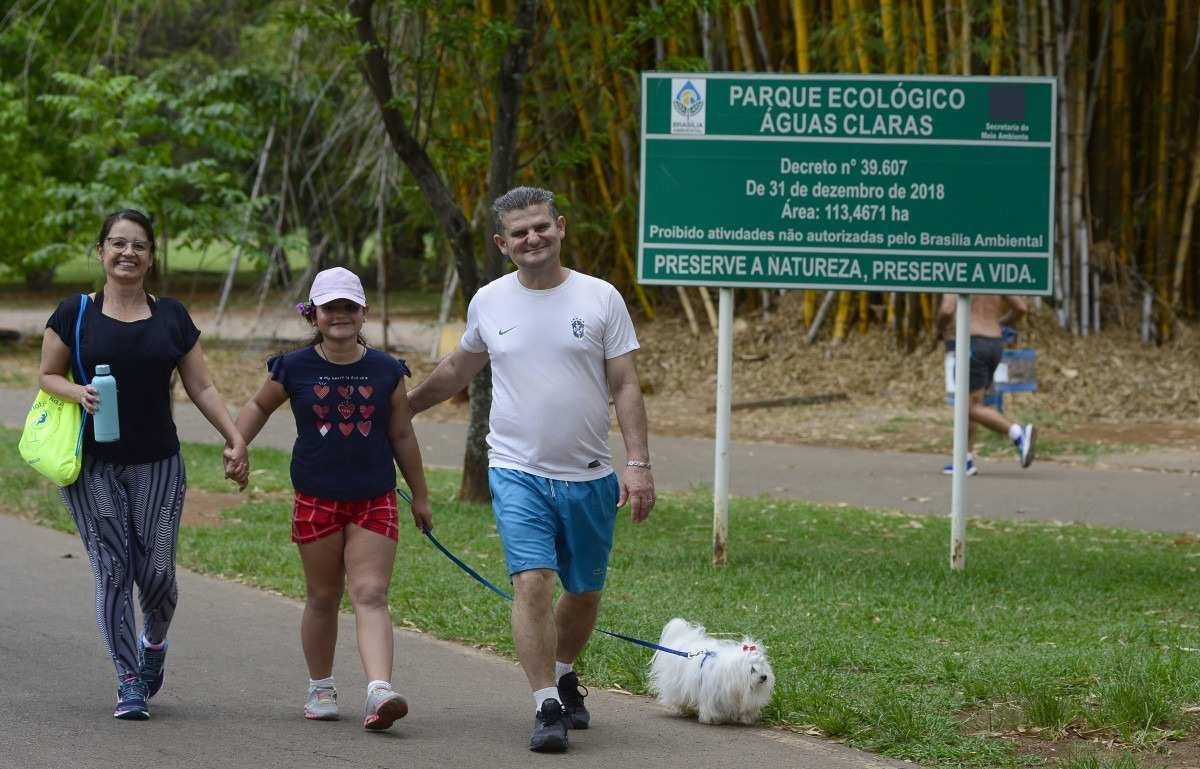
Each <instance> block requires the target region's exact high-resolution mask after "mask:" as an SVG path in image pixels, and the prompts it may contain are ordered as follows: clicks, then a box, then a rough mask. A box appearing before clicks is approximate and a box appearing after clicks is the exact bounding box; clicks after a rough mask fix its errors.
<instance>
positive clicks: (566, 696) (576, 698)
mask: <svg viewBox="0 0 1200 769" xmlns="http://www.w3.org/2000/svg"><path fill="white" fill-rule="evenodd" d="M586 696H588V690H587V687H586V686H582V685H580V683H579V676H577V675H576V674H575V671H574V670H572V671H571V672H570V673H564V674H563V676H562V678H560V679H558V699H559V701H560V702H562V710H563V718H564V719H565V720H566V722H567V728H568V729H586V728H588V723H589V722H590V721H591V720H592V716H591V714H589V713H588V709H587V707H585V706H584V704H583V698H584V697H586Z"/></svg>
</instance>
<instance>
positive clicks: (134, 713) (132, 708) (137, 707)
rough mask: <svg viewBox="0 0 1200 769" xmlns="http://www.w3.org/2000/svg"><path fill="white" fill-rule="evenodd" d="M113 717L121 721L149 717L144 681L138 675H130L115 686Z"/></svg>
mask: <svg viewBox="0 0 1200 769" xmlns="http://www.w3.org/2000/svg"><path fill="white" fill-rule="evenodd" d="M113 718H119V719H121V720H122V721H145V720H146V719H148V718H150V709H149V708H147V707H146V683H145V682H144V681H142V679H141V677H139V676H130V677H129V678H126V679H124V680H123V681H121V682H120V684H119V685H118V686H117V707H116V709H115V710H113Z"/></svg>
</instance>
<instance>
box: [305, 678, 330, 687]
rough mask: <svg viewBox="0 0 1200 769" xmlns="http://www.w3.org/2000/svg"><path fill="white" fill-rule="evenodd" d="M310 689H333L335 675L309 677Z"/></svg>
mask: <svg viewBox="0 0 1200 769" xmlns="http://www.w3.org/2000/svg"><path fill="white" fill-rule="evenodd" d="M308 688H309V689H333V688H334V686H333V676H329V677H328V678H316V679H314V678H310V679H308Z"/></svg>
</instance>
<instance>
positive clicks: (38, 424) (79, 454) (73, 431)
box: [17, 294, 88, 486]
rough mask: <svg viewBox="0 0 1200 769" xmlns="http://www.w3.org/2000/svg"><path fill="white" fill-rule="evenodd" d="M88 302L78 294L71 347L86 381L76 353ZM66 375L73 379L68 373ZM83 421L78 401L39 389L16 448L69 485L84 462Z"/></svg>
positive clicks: (33, 464) (36, 467)
mask: <svg viewBox="0 0 1200 769" xmlns="http://www.w3.org/2000/svg"><path fill="white" fill-rule="evenodd" d="M87 304H88V295H87V294H81V295H80V297H79V316H78V317H77V318H76V320H75V349H74V353H75V362H76V364H77V365H78V366H79V371H80V372H81V375H82V376H84V377H85V378H84V380H83V381H85V382H86V381H87V379H86V372H84V370H83V358H82V356H81V355H80V354H79V337H80V330H81V329H82V328H83V313H84V310H86V309H87ZM67 378H68V379H71V380H72V381H74V379H73V377H72V376H71V374H70V373H68V374H67ZM86 425H87V413H86V412H84V410H83V407H82V406H80V405H79V404H78V403H73V402H70V401H65V400H63V399H62V398H60V397H58V396H57V395H53V394H51V393H48V392H46V391H45V390H38V394H37V397H36V398H34V399H33V406H32V407H30V409H29V414H28V415H27V416H26V417H25V430H24V431H23V432H22V433H21V442H20V443H19V444H18V445H17V448H18V449H19V450H20V452H21V457H22V458H23V459H24V460H25V461H26V462H27V463H28V464H29V466H30V467H32V468H33V469H34V470H37V471H38V472H39V473H41V474H42V475H44V476H46V477H47V478H49V479H50V480H52V481H54V482H55V483H57V484H58V485H59V486H70V485H71V484H72V483H74V482H75V479H76V478H78V477H79V469H80V467H81V466H82V465H83V430H84V427H85V426H86Z"/></svg>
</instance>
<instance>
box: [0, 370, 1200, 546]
mask: <svg viewBox="0 0 1200 769" xmlns="http://www.w3.org/2000/svg"><path fill="white" fill-rule="evenodd" d="M33 395H34V392H33V391H32V390H9V389H3V388H0V424H6V425H9V426H14V427H19V426H21V425H22V424H24V420H25V413H26V410H27V409H28V404H29V403H31V402H32V400H33ZM176 420H177V422H178V424H179V431H180V435H181V436H182V437H183V438H184V439H185V440H191V441H213V440H215V439H216V438H217V435H216V432H215V431H214V430H213V429H212V427H211V426H210V425H209V424H208V423H207V422H206V421H205V420H204V418H203V417H202V416H201V415H200V413H199V412H198V411H197V410H196V409H195V407H193V406H192V405H191V404H187V403H181V404H176ZM417 435H418V437H419V438H420V441H421V451H422V454H423V456H424V459H425V462H426V464H428V465H430V466H440V467H455V468H457V467H461V466H462V455H463V446H464V442H465V435H466V426H465V425H463V424H458V423H446V422H431V421H425V420H421V419H418V421H417ZM294 440H295V425H294V423H293V422H292V420H291V419H290V417H289V415H288V413H287V412H286V411H284V410H281V411H280V412H279V413H278V414H276V415H275V416H273V417H272V418H271V420H270V421H268V422H267V426H266V427H265V428H264V430H263V432H262V433H261V434H260V437H259V438H258V439H256V442H255V445H256V446H257V445H265V446H273V447H276V448H280V449H284V450H289V449H290V448H291V446H292V443H293V441H294ZM611 443H612V446H613V451H614V453H615V455H616V457H617V458H618V460H619V461H623V459H622V457H621V453H622V444H621V440H620V437H619V436H618V435H616V434H614V435H613V436H612V437H611ZM650 448H651V453H652V455H653V460H654V477H655V480H656V482H657V483H658V485H659V486H660V488H664V489H675V490H679V489H689V488H693V487H698V486H699V487H711V484H712V474H713V442H712V440H710V439H704V438H671V437H665V436H651V439H650ZM1140 457H1142V455H1130V456H1124V457H1118V458H1114V459H1113V460H1110V462H1111V463H1110V464H1109V465H1105V466H1101V467H1096V468H1086V467H1076V466H1071V465H1065V464H1059V463H1055V462H1034V464H1033V465H1032V466H1031V467H1030V468H1029V469H1027V470H1022V469H1021V468H1020V467H1019V466H1018V465H1017V463H1016V460H1015V459H1009V458H1004V459H991V460H984V462H983V463H982V465H981V470H980V473H979V475H977V476H975V477H973V478H968V479H967V492H966V493H967V497H966V505H967V514H968V515H970V516H978V517H985V518H1013V519H1026V520H1060V521H1077V522H1083V523H1090V524H1095V525H1100V526H1129V527H1134V528H1142V529H1153V530H1159V531H1200V456H1197V455H1194V454H1186V453H1182V452H1173V453H1161V454H1156V455H1147V456H1146V457H1145V460H1146V464H1147V466H1148V467H1154V466H1160V467H1167V468H1170V469H1167V470H1162V469H1145V468H1142V467H1139V466H1137V465H1138V463H1139V458H1140ZM945 461H946V458H945V457H944V456H942V455H937V454H917V453H906V452H888V451H870V450H865V449H836V448H827V447H820V446H792V445H782V444H772V443H749V442H741V443H736V444H734V446H733V471H732V479H731V488H732V493H733V494H734V495H737V496H758V495H771V496H779V497H791V498H796V499H806V500H811V501H815V502H823V503H827V504H835V505H836V504H848V505H855V506H862V507H874V508H884V509H891V510H901V511H904V512H909V513H920V514H926V515H942V514H948V513H949V511H950V478H949V476H945V475H942V474H941V467H942V464H943V463H944V462H945ZM730 527H731V530H732V531H733V532H734V534H735V535H736V528H737V521H736V519H734V520H732V521H731V522H730Z"/></svg>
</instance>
